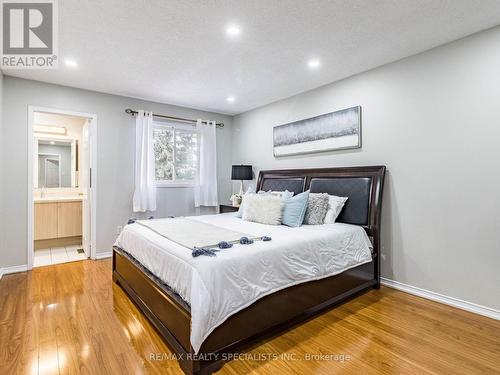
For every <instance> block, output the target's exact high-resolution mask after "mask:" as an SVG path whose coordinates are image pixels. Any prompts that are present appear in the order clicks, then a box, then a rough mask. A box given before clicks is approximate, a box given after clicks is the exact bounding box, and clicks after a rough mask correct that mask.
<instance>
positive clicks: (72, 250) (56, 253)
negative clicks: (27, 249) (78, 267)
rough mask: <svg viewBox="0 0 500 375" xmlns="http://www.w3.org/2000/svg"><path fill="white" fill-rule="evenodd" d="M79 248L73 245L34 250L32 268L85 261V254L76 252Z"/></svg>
mask: <svg viewBox="0 0 500 375" xmlns="http://www.w3.org/2000/svg"><path fill="white" fill-rule="evenodd" d="M81 248H82V246H81V245H79V246H78V245H73V246H63V247H53V248H50V249H40V250H35V261H34V264H33V267H40V266H49V265H51V264H58V263H66V262H74V261H76V260H84V259H87V256H86V255H85V253H79V252H78V249H81Z"/></svg>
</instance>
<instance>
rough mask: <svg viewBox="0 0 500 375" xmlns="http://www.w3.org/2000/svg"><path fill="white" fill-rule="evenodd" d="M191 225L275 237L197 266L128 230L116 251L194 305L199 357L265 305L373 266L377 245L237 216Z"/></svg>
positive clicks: (347, 234) (352, 230)
mask: <svg viewBox="0 0 500 375" xmlns="http://www.w3.org/2000/svg"><path fill="white" fill-rule="evenodd" d="M190 219H193V220H199V221H201V222H206V223H210V224H213V225H217V226H220V227H224V228H228V229H231V230H234V231H238V232H243V233H248V234H252V235H255V236H259V237H260V236H264V235H265V236H270V237H272V241H269V242H262V241H258V242H255V243H253V244H251V245H239V244H238V245H234V246H233V247H232V248H230V249H226V250H221V251H220V252H218V253H217V256H216V257H207V256H199V257H197V258H193V257H192V256H191V251H190V250H189V249H187V248H185V247H183V246H181V245H178V244H176V243H174V242H172V241H170V240H168V239H166V238H164V237H162V236H160V235H159V234H156V233H154V232H153V231H151V230H150V229H149V228H146V227H144V226H141V225H138V224H131V225H127V226H126V227H125V228H124V229H123V231H122V233H121V234H120V236H119V237H118V239H117V241H116V245H117V246H119V247H121V248H122V249H124V250H125V251H127V252H128V253H129V254H131V255H132V256H133V257H134V258H136V259H137V260H138V261H139V262H140V263H142V265H144V266H145V267H146V268H148V269H149V270H150V271H151V272H152V273H153V274H155V275H156V276H157V277H159V278H160V279H161V280H163V281H164V282H165V283H166V284H168V285H169V286H170V287H171V288H172V289H173V290H175V291H176V292H177V293H179V295H180V296H181V297H182V298H183V299H184V300H185V301H186V302H188V303H189V304H190V305H191V345H192V346H193V349H194V350H195V352H196V353H197V352H198V351H199V349H200V347H201V344H202V343H203V341H204V340H205V339H206V338H207V336H208V335H209V334H210V333H211V332H212V331H213V330H214V329H215V328H216V327H217V326H219V325H220V324H222V323H223V322H224V321H225V320H226V319H227V318H229V317H230V316H231V315H233V314H235V313H237V312H238V311H240V310H242V309H244V308H245V307H247V306H249V305H251V304H252V303H253V302H255V301H256V300H258V299H259V298H262V297H264V296H266V295H268V294H271V293H273V292H275V291H278V290H280V289H284V288H287V287H289V286H292V285H296V284H300V283H303V282H306V281H311V280H318V279H322V278H325V277H328V276H332V275H335V274H338V273H341V272H343V271H345V270H348V269H349V268H352V267H355V266H358V265H361V264H364V263H368V262H371V261H372V257H371V251H370V247H371V244H370V240H369V239H368V236H367V235H366V233H365V231H364V230H363V228H361V227H358V226H355V225H348V224H340V223H336V224H328V225H304V226H302V227H299V228H290V227H287V226H284V225H280V226H272V225H265V224H259V223H252V222H248V221H243V220H242V219H239V218H237V217H236V214H235V213H228V214H222V215H206V216H196V217H190ZM186 230H187V231H189V228H187V229H186ZM221 240H224V239H221Z"/></svg>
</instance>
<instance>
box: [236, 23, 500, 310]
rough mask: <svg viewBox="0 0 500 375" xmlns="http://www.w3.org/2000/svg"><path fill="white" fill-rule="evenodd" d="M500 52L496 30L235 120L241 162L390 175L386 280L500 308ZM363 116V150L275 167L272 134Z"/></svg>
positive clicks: (285, 160)
mask: <svg viewBox="0 0 500 375" xmlns="http://www.w3.org/2000/svg"><path fill="white" fill-rule="evenodd" d="M498 46H500V28H495V29H492V30H490V31H487V32H483V33H480V34H476V35H473V36H471V37H468V38H466V39H463V40H460V41H457V42H454V43H451V44H449V45H446V46H443V47H439V48H436V49H434V50H431V51H428V52H425V53H422V54H419V55H417V56H413V57H410V58H407V59H404V60H401V61H398V62H395V63H392V64H389V65H386V66H383V67H380V68H377V69H375V70H372V71H369V72H366V73H363V74H359V75H356V76H353V77H351V78H348V79H345V80H343V81H340V82H337V83H333V84H330V85H327V86H324V87H321V88H318V89H315V90H312V91H309V92H306V93H303V94H300V95H297V96H294V97H291V98H288V99H285V100H282V101H279V102H276V103H274V104H270V105H267V106H265V107H261V108H258V109H255V110H252V111H250V112H247V113H244V114H242V115H239V116H236V117H235V119H234V123H233V129H234V131H233V163H250V164H253V165H254V169H255V171H256V172H257V171H258V170H259V169H261V168H266V169H273V168H274V169H276V168H298V167H332V166H351V165H373V164H385V165H386V166H387V167H388V175H387V178H386V189H385V194H384V205H383V248H382V254H383V256H382V268H383V276H385V277H386V278H389V279H394V280H396V281H399V282H402V283H406V284H409V285H413V286H417V287H421V288H424V289H427V290H430V291H434V292H437V293H442V294H445V295H448V296H452V297H456V298H459V299H463V300H466V301H469V302H475V303H478V304H481V305H485V306H489V307H492V308H496V309H499V308H500V272H499V270H498V265H499V264H500V240H499V239H498V233H500V197H499V188H498V187H499V186H500V147H499V140H500V48H498ZM315 74H321V71H318V72H316V73H315ZM354 105H361V106H362V108H363V109H362V110H363V148H362V149H360V150H351V151H339V152H328V153H321V154H313V155H302V156H293V157H283V158H279V159H276V158H274V157H273V152H272V127H273V126H274V125H279V124H283V123H287V122H290V121H294V120H298V119H303V118H308V117H312V116H316V115H318V114H322V113H327V112H331V111H334V110H337V109H342V108H346V107H350V106H354Z"/></svg>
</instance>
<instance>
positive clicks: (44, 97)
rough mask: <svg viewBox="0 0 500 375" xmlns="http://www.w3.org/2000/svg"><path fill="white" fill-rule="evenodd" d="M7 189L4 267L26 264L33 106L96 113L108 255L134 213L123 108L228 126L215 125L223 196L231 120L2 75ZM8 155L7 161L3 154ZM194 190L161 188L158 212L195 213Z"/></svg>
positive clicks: (100, 236) (102, 248)
mask: <svg viewBox="0 0 500 375" xmlns="http://www.w3.org/2000/svg"><path fill="white" fill-rule="evenodd" d="M3 93H4V103H5V107H4V108H9V110H8V111H4V112H3V116H2V117H3V125H4V126H3V127H2V128H3V137H4V138H3V142H2V143H1V145H0V149H1V151H0V154H3V160H4V161H5V162H4V163H3V171H4V175H3V176H2V180H1V181H2V184H1V185H3V192H2V194H1V196H0V198H1V202H0V203H1V207H2V211H3V212H2V215H1V216H0V227H1V228H3V233H4V241H3V244H2V247H1V248H0V267H9V266H15V265H22V264H26V262H27V260H26V246H27V243H26V241H27V232H26V221H27V219H26V216H27V204H28V202H27V189H28V188H30V187H28V186H27V156H28V155H27V142H28V139H27V137H28V133H27V130H28V115H27V113H28V112H27V111H28V105H35V106H45V107H53V108H60V109H68V110H73V111H79V112H88V113H95V114H97V134H98V135H97V165H98V170H97V184H98V185H97V252H98V253H99V252H109V251H111V246H112V245H113V242H114V240H115V237H116V227H117V226H118V225H124V224H125V223H126V221H127V220H128V218H130V217H133V216H135V215H134V214H133V213H132V195H133V190H134V186H133V185H134V147H135V146H134V142H135V131H134V125H135V120H134V118H133V117H131V116H130V115H128V114H126V113H125V112H124V110H125V108H129V107H130V108H134V109H146V110H152V111H154V112H157V113H166V114H172V115H174V116H179V117H188V118H203V119H209V120H217V121H222V122H224V123H225V125H226V126H225V127H224V128H223V129H219V130H217V146H218V149H219V152H218V158H217V168H218V180H219V198H220V200H221V201H226V200H227V196H228V195H229V194H230V190H231V186H230V183H229V180H230V165H231V163H230V161H231V142H230V140H231V121H232V119H231V117H228V116H224V115H220V114H216V113H207V112H203V111H197V110H193V109H189V108H182V107H176V106H170V105H165V104H158V103H152V102H145V101H141V100H137V99H131V98H126V97H120V96H114V95H108V94H101V93H96V92H92V91H86V90H80V89H74V88H69V87H63V86H57V85H51V84H46V83H41V82H35V81H29V80H23V79H18V78H13V77H4V90H3ZM6 155H9V158H8V162H7V160H6V159H5V156H6ZM192 194H193V192H192V189H186V188H162V189H159V191H158V196H159V201H158V205H159V209H158V213H157V214H156V215H157V216H166V215H186V214H192V213H196V211H195V210H194V208H193V199H192Z"/></svg>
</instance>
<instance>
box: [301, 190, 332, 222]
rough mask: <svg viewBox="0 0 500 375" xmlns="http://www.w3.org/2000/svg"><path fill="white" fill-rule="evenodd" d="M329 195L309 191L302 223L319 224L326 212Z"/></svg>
mask: <svg viewBox="0 0 500 375" xmlns="http://www.w3.org/2000/svg"><path fill="white" fill-rule="evenodd" d="M328 202H329V196H328V194H326V193H311V194H309V201H308V202H307V210H306V215H305V216H304V224H309V225H320V224H323V222H324V220H325V216H326V213H327V212H328Z"/></svg>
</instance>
